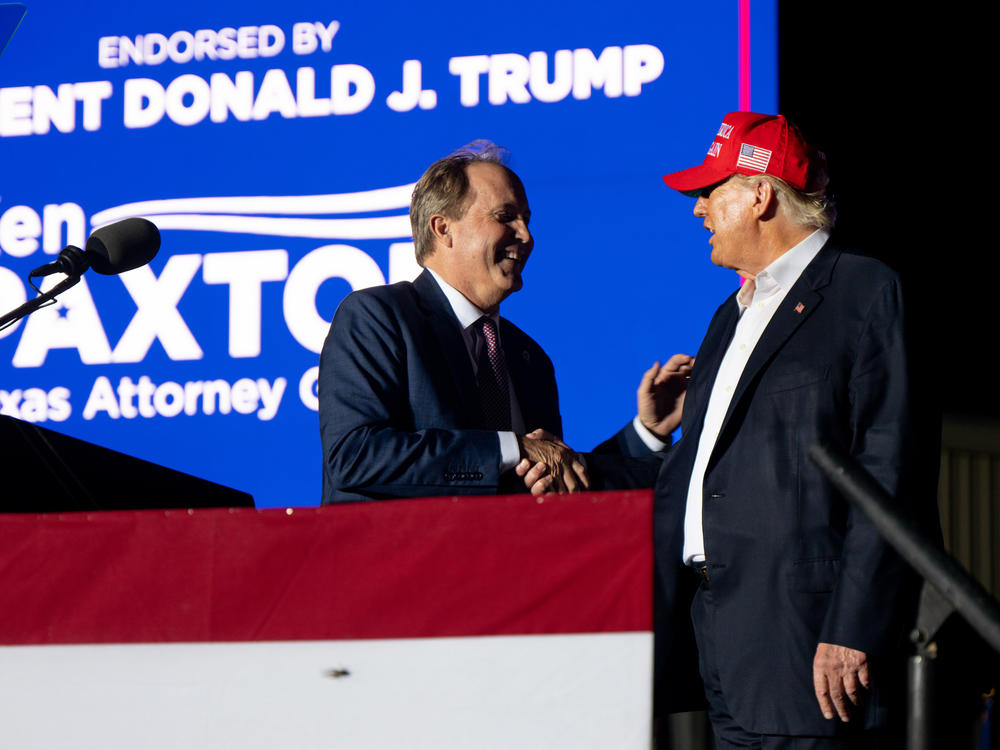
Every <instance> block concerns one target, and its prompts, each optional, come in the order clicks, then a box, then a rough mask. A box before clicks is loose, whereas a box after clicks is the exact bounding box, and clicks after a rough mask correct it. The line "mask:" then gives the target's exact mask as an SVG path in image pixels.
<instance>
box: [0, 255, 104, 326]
mask: <svg viewBox="0 0 1000 750" xmlns="http://www.w3.org/2000/svg"><path fill="white" fill-rule="evenodd" d="M88 268H90V259H89V258H88V257H87V255H86V254H85V253H84V252H83V251H82V250H81V249H80V248H78V247H75V246H73V245H67V246H66V247H64V248H63V249H62V251H61V252H60V253H59V257H58V258H56V259H55V260H54V261H53V262H52V263H48V264H46V265H44V266H40V267H39V268H36V269H35V270H34V271H32V272H31V273H29V274H28V283H29V284H31V286H32V287H34V288H35V289H36V290H37V291H38V296H37V297H35V298H34V299H29V300H28V301H27V302H25V303H24V304H23V305H21V306H20V307H18V308H17V309H16V310H11V311H10V312H9V313H7V314H6V315H4V316H2V317H0V331H2V330H3V329H4V328H6V327H7V326H9V325H11V324H12V323H15V322H16V321H18V320H20V319H21V318H23V317H24V316H25V315H30V314H31V313H33V312H34V311H35V310H37V309H38V308H40V307H41V306H42V305H44V304H46V303H47V302H51V301H52V300H54V299H55V298H56V295H57V294H62V293H63V292H65V291H66V290H67V289H69V288H70V287H71V286H73V285H74V284H76V283H77V282H79V281H80V277H81V276H83V274H84V272H85V271H86V270H87V269H88ZM58 272H62V273H64V274H66V278H65V279H63V280H62V281H60V282H59V283H58V284H56V285H55V286H54V287H52V288H51V289H50V290H49V291H47V292H43V291H42V290H41V289H38V287H36V286H35V285H34V284H33V283H32V281H31V277H32V276H35V277H38V276H47V275H48V274H50V273H58Z"/></svg>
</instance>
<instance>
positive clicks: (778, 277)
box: [736, 229, 830, 311]
mask: <svg viewBox="0 0 1000 750" xmlns="http://www.w3.org/2000/svg"><path fill="white" fill-rule="evenodd" d="M829 239H830V233H829V232H828V231H827V230H825V229H817V230H816V231H815V232H813V233H812V234H810V235H809V236H808V237H806V238H805V239H804V240H802V242H800V243H798V244H797V245H795V246H793V247H792V248H791V249H790V250H787V251H786V252H784V253H782V254H781V255H779V256H778V257H777V258H775V259H774V260H773V261H771V264H770V265H769V266H768V267H767V268H765V269H764V270H763V271H761V272H760V273H759V274H757V279H756V283H755V284H754V285H753V286H751V285H749V284H746V285H744V287H743V289H741V290H740V293H739V294H738V295H736V301H737V303H738V304H739V306H740V310H741V311H742V310H743V309H744V308H745V307H746V306H747V305H749V304H750V302H751V301H752V299H753V297H754V296H756V295H762V296H764V297H769V296H770V295H772V294H775V293H776V292H778V291H783V292H786V293H787V292H788V290H789V289H791V288H792V285H794V284H795V282H796V281H798V280H799V276H801V275H802V272H803V271H804V270H806V266H808V265H809V264H810V263H812V261H813V258H815V257H816V254H817V253H818V252H819V251H820V249H821V248H822V247H823V245H825V244H826V242H827V240H829ZM751 290H753V291H751ZM745 292H749V295H748V294H745Z"/></svg>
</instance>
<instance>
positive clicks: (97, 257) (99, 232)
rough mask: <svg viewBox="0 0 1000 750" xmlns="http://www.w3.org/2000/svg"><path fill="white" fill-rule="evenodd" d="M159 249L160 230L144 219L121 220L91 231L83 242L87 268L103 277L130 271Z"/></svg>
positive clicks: (141, 264)
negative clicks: (84, 242) (87, 261)
mask: <svg viewBox="0 0 1000 750" xmlns="http://www.w3.org/2000/svg"><path fill="white" fill-rule="evenodd" d="M159 249H160V230H159V229H157V228H156V225H155V224H154V223H153V222H151V221H149V220H148V219H139V218H134V219H123V220H122V221H116V222H115V223H114V224H108V225H107V226H104V227H101V228H100V229H95V230H94V233H93V234H92V235H90V237H89V238H88V239H87V247H86V251H87V256H88V260H89V261H90V267H91V268H93V269H94V270H95V271H97V273H102V274H104V275H105V276H113V275H114V274H118V273H124V272H125V271H131V270H132V269H133V268H138V267H139V266H144V265H146V264H147V263H149V261H151V260H152V259H153V258H154V257H155V256H156V253H157V252H158V251H159Z"/></svg>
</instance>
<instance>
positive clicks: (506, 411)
mask: <svg viewBox="0 0 1000 750" xmlns="http://www.w3.org/2000/svg"><path fill="white" fill-rule="evenodd" d="M475 325H476V329H477V330H478V331H479V333H480V335H481V336H482V337H483V342H484V343H485V344H486V345H485V346H484V347H483V349H482V351H481V352H480V356H479V363H478V368H479V372H478V373H477V377H478V379H479V399H480V402H481V403H482V407H483V417H484V419H485V424H484V425H483V426H484V427H486V428H488V429H492V430H509V429H510V392H509V391H508V389H507V365H506V363H505V362H504V358H503V349H501V348H500V340H499V338H498V337H497V327H496V323H494V322H493V319H492V318H488V317H486V316H485V315H484V316H483V317H481V318H480V319H479V320H477V321H476V323H475Z"/></svg>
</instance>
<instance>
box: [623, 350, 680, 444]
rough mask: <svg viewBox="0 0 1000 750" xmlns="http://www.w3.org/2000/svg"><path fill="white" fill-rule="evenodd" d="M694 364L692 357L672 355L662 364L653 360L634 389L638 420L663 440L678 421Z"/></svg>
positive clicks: (675, 427) (676, 425)
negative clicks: (636, 389) (653, 362)
mask: <svg viewBox="0 0 1000 750" xmlns="http://www.w3.org/2000/svg"><path fill="white" fill-rule="evenodd" d="M693 366H694V357H689V356H688V355H687V354H675V355H674V356H672V357H671V358H670V359H668V360H667V362H666V364H664V365H663V366H662V367H661V366H660V363H659V362H656V363H655V364H654V365H653V366H652V367H650V368H649V369H648V370H646V372H645V373H644V374H643V376H642V381H641V382H640V383H639V390H638V391H636V402H637V405H638V409H639V421H640V422H642V425H643V427H645V428H646V429H647V430H649V431H650V432H652V433H653V434H654V435H656V436H657V437H658V438H660V439H661V440H666V439H667V438H668V437H669V436H670V433H672V432H673V431H674V430H676V429H677V427H678V426H679V425H680V423H681V412H682V411H683V409H684V393H685V391H687V384H688V379H689V378H690V376H691V368H692V367H693Z"/></svg>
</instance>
